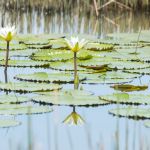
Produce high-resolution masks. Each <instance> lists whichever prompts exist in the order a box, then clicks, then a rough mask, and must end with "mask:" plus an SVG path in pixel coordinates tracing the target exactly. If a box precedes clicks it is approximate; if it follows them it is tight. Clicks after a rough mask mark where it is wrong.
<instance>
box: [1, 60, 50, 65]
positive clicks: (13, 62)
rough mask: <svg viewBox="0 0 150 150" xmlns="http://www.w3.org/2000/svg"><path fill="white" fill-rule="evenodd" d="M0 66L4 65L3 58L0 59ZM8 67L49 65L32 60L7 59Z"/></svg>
mask: <svg viewBox="0 0 150 150" xmlns="http://www.w3.org/2000/svg"><path fill="white" fill-rule="evenodd" d="M0 66H5V60H1V61H0ZM8 66H9V67H49V63H46V62H40V61H34V60H9V61H8Z"/></svg>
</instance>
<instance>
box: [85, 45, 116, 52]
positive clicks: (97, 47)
mask: <svg viewBox="0 0 150 150" xmlns="http://www.w3.org/2000/svg"><path fill="white" fill-rule="evenodd" d="M113 48H114V45H113V44H101V43H88V44H87V45H86V46H85V49H87V50H93V51H110V50H112V49H113Z"/></svg>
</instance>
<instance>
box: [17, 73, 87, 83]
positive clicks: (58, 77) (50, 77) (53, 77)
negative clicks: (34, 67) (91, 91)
mask: <svg viewBox="0 0 150 150" xmlns="http://www.w3.org/2000/svg"><path fill="white" fill-rule="evenodd" d="M15 79H18V80H23V81H31V82H46V83H51V82H53V83H73V82H74V75H73V74H71V73H70V74H69V73H51V74H47V73H45V72H37V73H33V74H20V75H17V76H15ZM79 80H80V81H83V80H85V77H84V76H79Z"/></svg>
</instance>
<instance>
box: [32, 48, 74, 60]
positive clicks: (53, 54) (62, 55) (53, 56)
mask: <svg viewBox="0 0 150 150" xmlns="http://www.w3.org/2000/svg"><path fill="white" fill-rule="evenodd" d="M71 58H73V53H72V52H71V51H67V50H63V51H62V50H53V49H50V50H41V51H38V52H37V53H34V54H33V55H32V56H31V59H33V60H38V61H65V60H69V59H71Z"/></svg>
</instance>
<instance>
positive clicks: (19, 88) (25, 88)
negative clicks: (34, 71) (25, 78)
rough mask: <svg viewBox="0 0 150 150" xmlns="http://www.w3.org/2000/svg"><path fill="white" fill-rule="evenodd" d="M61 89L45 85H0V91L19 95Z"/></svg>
mask: <svg viewBox="0 0 150 150" xmlns="http://www.w3.org/2000/svg"><path fill="white" fill-rule="evenodd" d="M61 88H62V87H61V86H60V85H57V84H46V83H29V82H16V83H11V82H10V83H0V89H1V90H4V91H15V92H20V93H26V92H27V93H30V92H40V91H41V92H42V91H53V90H59V89H61Z"/></svg>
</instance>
